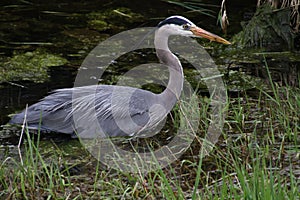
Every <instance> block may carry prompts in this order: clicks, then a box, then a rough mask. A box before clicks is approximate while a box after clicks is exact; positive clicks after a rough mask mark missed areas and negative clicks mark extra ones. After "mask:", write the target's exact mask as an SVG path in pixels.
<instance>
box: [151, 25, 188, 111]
mask: <svg viewBox="0 0 300 200" xmlns="http://www.w3.org/2000/svg"><path fill="white" fill-rule="evenodd" d="M168 37H169V35H168V34H164V32H163V31H162V32H161V33H160V32H159V30H157V32H156V34H155V39H154V45H155V48H156V54H157V57H158V58H159V60H160V61H161V62H162V63H164V64H166V65H167V66H168V69H169V82H168V85H167V88H166V89H165V90H164V91H163V92H162V93H161V94H160V95H159V96H160V97H161V99H162V100H164V101H166V102H165V103H166V104H165V105H168V106H171V107H173V106H174V104H175V103H176V102H177V100H178V99H179V97H180V94H181V91H182V87H183V71H182V66H181V63H180V61H179V59H178V58H177V57H176V56H175V55H174V54H173V53H172V52H171V51H170V49H169V47H168ZM168 110H171V108H168Z"/></svg>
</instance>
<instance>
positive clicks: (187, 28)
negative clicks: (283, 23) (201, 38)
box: [182, 24, 190, 30]
mask: <svg viewBox="0 0 300 200" xmlns="http://www.w3.org/2000/svg"><path fill="white" fill-rule="evenodd" d="M182 28H183V29H184V30H190V25H189V24H183V25H182Z"/></svg>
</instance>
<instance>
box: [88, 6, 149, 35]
mask: <svg viewBox="0 0 300 200" xmlns="http://www.w3.org/2000/svg"><path fill="white" fill-rule="evenodd" d="M87 18H88V21H87V23H88V27H89V28H90V29H95V30H98V31H101V32H103V31H113V32H118V31H121V30H125V29H126V27H127V28H128V26H130V25H132V24H134V23H137V22H142V21H143V20H144V17H143V16H142V15H141V14H139V13H134V12H132V11H131V10H130V9H128V8H118V9H108V10H105V11H99V12H92V13H89V14H87Z"/></svg>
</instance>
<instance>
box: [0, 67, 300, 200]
mask: <svg viewBox="0 0 300 200" xmlns="http://www.w3.org/2000/svg"><path fill="white" fill-rule="evenodd" d="M266 70H267V71H268V66H267V65H266ZM268 72H269V71H268ZM269 74H271V73H270V72H269ZM269 82H270V83H269V89H266V88H264V89H262V88H257V93H256V94H255V95H254V96H253V95H251V94H248V93H247V92H240V93H239V95H238V96H234V97H229V100H228V116H227V118H226V124H225V126H224V129H223V134H222V135H221V136H220V139H219V141H218V143H217V144H216V146H215V147H214V149H213V150H212V152H211V153H210V154H209V155H208V156H206V157H202V156H200V155H201V153H202V152H201V148H200V147H201V141H202V138H203V136H204V135H205V134H206V132H205V130H206V128H207V127H208V125H209V119H208V116H209V115H208V112H209V109H210V108H209V99H207V98H199V102H198V104H199V105H201V107H202V109H201V110H200V112H198V111H197V112H196V111H195V113H197V115H200V122H199V124H198V125H199V130H197V138H196V139H195V140H194V142H193V143H192V145H191V147H190V148H189V149H188V150H187V151H186V152H185V153H184V155H183V156H181V157H180V159H178V160H177V161H175V162H174V163H172V164H170V165H169V166H167V167H165V168H163V169H157V170H155V171H153V172H149V173H147V174H139V173H138V174H132V173H125V172H118V171H116V170H113V169H110V168H108V169H104V167H103V166H102V164H101V163H100V162H97V161H96V160H95V159H94V158H93V157H92V156H90V155H89V154H88V153H87V152H85V150H84V149H76V150H70V151H69V152H66V150H64V147H63V145H64V143H69V142H70V141H64V142H63V143H55V142H52V143H51V142H50V143H49V142H48V143H46V144H47V145H45V144H44V142H45V141H43V140H42V139H40V138H39V135H37V136H34V137H38V138H32V137H33V135H31V134H29V133H28V131H27V130H25V132H24V133H25V135H27V136H26V137H25V141H24V143H23V145H22V146H21V154H22V160H23V164H22V162H21V161H20V159H18V157H7V158H6V159H5V160H3V161H1V163H0V198H1V199H3V198H6V199H32V198H35V199H87V198H94V199H103V198H110V199H137V198H139V199H190V198H192V199H251V200H252V199H253V200H256V199H257V200H259V199H299V198H300V196H299V193H300V191H299V188H300V174H299V169H300V164H299V160H300V150H299V148H300V145H299V144H300V136H299V132H300V130H299V129H300V127H299V124H300V123H299V110H300V91H299V89H298V88H292V87H289V86H279V85H278V84H277V83H274V82H273V81H272V78H271V75H270V76H269ZM185 106H187V104H185V103H184V102H182V103H180V104H179V106H178V107H177V112H174V115H175V116H173V119H174V120H177V121H178V120H181V121H180V122H176V123H177V125H176V126H177V128H179V127H186V128H188V127H189V124H188V123H189V122H187V121H185V120H182V117H181V118H180V117H179V116H177V115H176V113H179V114H180V115H181V116H183V118H184V117H185V116H189V115H193V112H191V108H187V107H185ZM195 113H194V114H195ZM184 123H186V124H184ZM71 142H74V141H71ZM72 144H73V143H72ZM72 144H71V146H72ZM75 151H76V152H79V153H78V154H76V155H75V156H74V154H75ZM75 166H80V167H79V168H80V169H81V170H79V172H75V173H74V167H75Z"/></svg>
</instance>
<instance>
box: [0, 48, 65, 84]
mask: <svg viewBox="0 0 300 200" xmlns="http://www.w3.org/2000/svg"><path fill="white" fill-rule="evenodd" d="M67 62H68V61H67V60H66V59H65V58H63V57H61V56H58V55H54V54H51V53H48V52H46V51H44V50H43V49H36V50H35V51H28V52H25V53H19V52H15V53H14V54H13V56H12V57H10V58H8V59H7V60H5V61H4V62H1V64H0V72H1V73H0V83H1V82H11V81H13V82H16V81H33V82H36V83H41V82H44V81H46V80H48V78H49V75H48V73H47V72H48V68H49V67H52V66H62V65H64V64H66V63H67Z"/></svg>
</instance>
